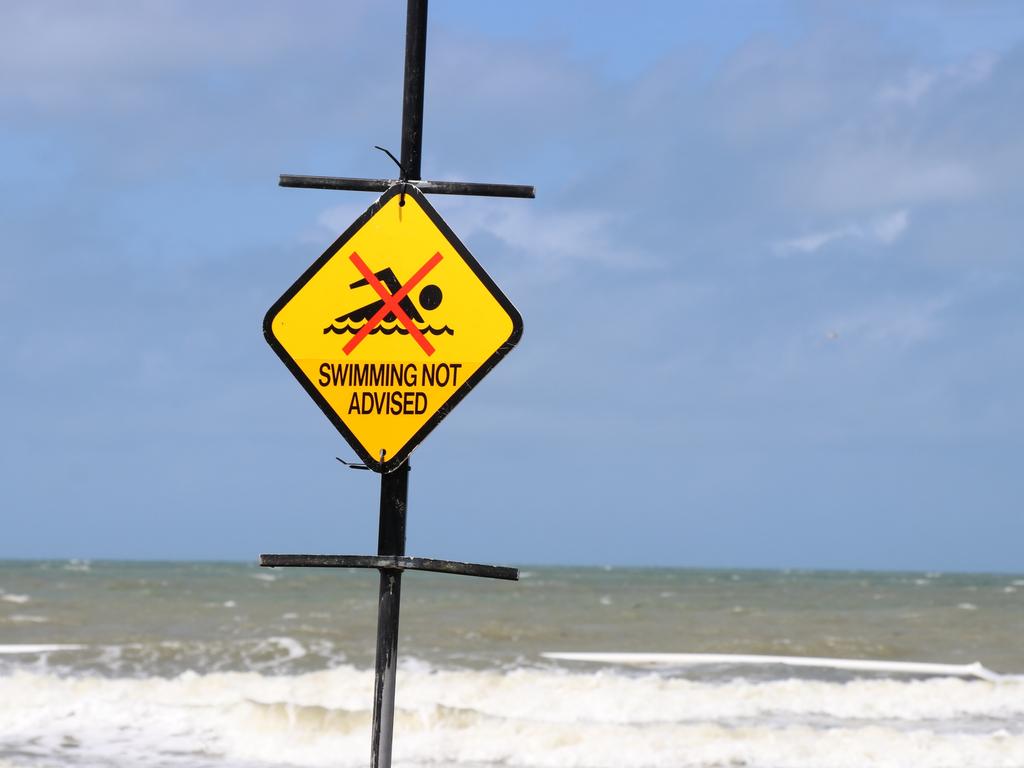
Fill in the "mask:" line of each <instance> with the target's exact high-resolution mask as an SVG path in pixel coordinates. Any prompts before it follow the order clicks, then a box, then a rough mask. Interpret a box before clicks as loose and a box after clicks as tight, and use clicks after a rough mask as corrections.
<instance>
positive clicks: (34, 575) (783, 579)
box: [0, 561, 1024, 768]
mask: <svg viewBox="0 0 1024 768" xmlns="http://www.w3.org/2000/svg"><path fill="white" fill-rule="evenodd" d="M376 596H377V575H376V572H373V571H370V572H362V571H332V570H311V569H290V570H266V569H260V568H258V567H256V566H255V565H240V564H209V563H115V562H91V563H89V562H79V561H71V562H9V563H0V768H12V767H14V766H18V767H20V768H29V767H31V768H41V767H43V766H45V767H47V768H49V767H50V766H97V767H99V766H103V767H104V768H109V767H112V766H143V767H146V766H167V767H172V766H175V767H176V766H188V767H189V768H203V767H205V766H209V767H211V768H212V767H215V766H216V767H218V768H241V767H245V768H264V767H268V766H343V767H346V766H366V765H368V761H369V732H370V704H371V700H372V689H373V673H372V667H373V650H374V647H375V623H376ZM549 651H635V652H690V653H738V654H770V655H788V656H826V657H841V658H862V659H885V660H913V661H928V662H943V663H951V664H963V663H970V662H974V661H980V662H982V663H983V664H984V665H985V666H986V667H987V668H989V669H992V670H994V671H996V672H998V673H1001V674H1002V677H1000V678H999V679H997V680H981V679H975V678H969V677H964V678H956V677H924V676H915V675H906V674H893V673H888V674H882V673H870V672H868V673H865V672H861V673H851V672H842V671H837V670H830V669H809V668H804V669H792V668H787V667H782V666H774V665H754V666H747V665H738V664H728V663H726V664H716V665H710V666H685V667H684V666H677V667H662V668H657V669H645V668H636V667H630V666H616V665H605V664H596V663H584V662H572V661H553V660H550V659H547V658H545V657H544V656H542V654H543V653H544V652H549ZM400 654H401V662H400V667H399V678H398V697H397V706H398V710H397V716H396V727H395V747H394V765H395V766H396V768H415V767H418V766H453V767H458V766H463V767H465V768H485V767H487V766H523V767H524V768H526V767H531V766H536V767H537V768H555V767H556V766H557V767H558V768H572V767H579V768H643V767H646V766H659V767H662V766H663V767H665V768H683V767H684V766H709V767H710V766H723V767H726V766H728V767H735V766H750V767H751V768H770V767H774V768H804V767H805V766H806V767H815V768H830V767H833V766H834V767H836V768H840V767H842V768H846V767H855V766H914V767H919V768H928V767H932V766H934V767H935V768H939V767H942V768H947V767H952V766H984V767H991V768H994V767H996V766H1014V767H1017V768H1022V767H1024V677H1015V675H1020V674H1021V673H1024V575H1016V576H1015V575H959V574H938V573H927V574H926V573H901V574H878V573H813V572H752V571H749V572H748V571H736V572H729V571H705V570H657V569H569V568H528V569H525V570H524V572H523V578H522V580H521V581H520V582H518V583H508V582H491V581H487V580H478V579H472V578H467V577H457V576H444V575H431V574H421V573H410V574H407V576H406V577H405V579H404V582H403V603H402V617H401V645H400Z"/></svg>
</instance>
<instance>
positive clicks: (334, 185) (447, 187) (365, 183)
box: [278, 174, 535, 198]
mask: <svg viewBox="0 0 1024 768" xmlns="http://www.w3.org/2000/svg"><path fill="white" fill-rule="evenodd" d="M397 183H398V182H397V181H395V180H394V179H349V178H345V177H342V176H296V175H293V174H281V179H280V181H279V182H278V184H279V185H280V186H282V187H292V188H296V189H345V190H349V191H352V192H387V191H388V190H389V189H390V188H391V187H393V186H394V185H395V184H397ZM408 183H409V186H410V187H416V189H418V190H419V191H420V192H424V193H427V194H435V195H478V196H482V197H530V198H532V197H534V196H535V195H534V189H533V187H532V186H529V185H526V184H478V183H476V182H473V181H427V180H426V179H416V180H410V181H409V182H408Z"/></svg>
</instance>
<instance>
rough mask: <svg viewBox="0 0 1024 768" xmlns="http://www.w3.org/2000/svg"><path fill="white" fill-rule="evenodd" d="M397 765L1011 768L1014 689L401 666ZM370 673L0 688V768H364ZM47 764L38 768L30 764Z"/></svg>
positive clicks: (1017, 760) (87, 680)
mask: <svg viewBox="0 0 1024 768" xmlns="http://www.w3.org/2000/svg"><path fill="white" fill-rule="evenodd" d="M398 681H399V682H398V711H397V713H396V725H395V748H394V760H395V765H396V768H414V767H418V766H432V765H439V764H445V765H453V766H460V765H461V766H473V767H474V768H479V766H498V765H502V766H536V767H537V768H556V767H557V768H564V767H565V766H569V767H570V768H571V767H577V768H584V767H585V768H650V767H652V766H653V767H655V768H684V767H686V766H723V765H735V766H751V767H757V766H772V767H774V768H811V767H812V766H813V768H849V767H851V766H893V767H895V766H908V765H913V766H915V767H916V768H930V767H936V768H937V767H938V766H967V765H984V766H988V767H990V768H997V767H999V766H1003V767H1007V768H1008V767H1009V766H1016V767H1018V768H1019V766H1021V765H1024V681H1017V680H1012V681H1000V682H997V683H993V682H987V681H976V680H971V681H968V680H959V679H948V678H947V679H930V680H909V681H908V680H893V679H861V680H850V681H846V682H826V681H820V680H801V679H786V680H775V681H770V682H751V681H747V680H743V679H733V680H730V681H726V682H717V683H711V682H697V681H693V680H686V679H680V678H666V677H662V676H657V675H624V674H619V673H614V672H609V671H603V672H594V673H586V674H579V673H572V672H568V671H566V670H564V669H558V668H549V669H542V668H530V669H526V668H520V669H515V670H509V671H504V672H502V671H498V670H490V671H482V670H437V669H432V668H430V667H429V666H428V665H426V664H424V663H422V662H409V663H406V664H404V665H403V667H402V669H401V671H400V674H399V678H398ZM372 696H373V678H372V671H370V670H367V669H360V668H356V667H353V666H350V665H345V664H342V665H339V666H337V667H335V668H333V669H330V670H323V671H318V672H310V673H307V674H300V675H266V674H259V673H256V672H223V673H210V674H197V673H195V672H186V673H184V674H181V675H177V676H175V677H172V678H163V677H148V678H102V677H62V676H58V675H54V674H51V673H47V672H36V671H31V672H30V671H18V672H15V673H14V674H11V675H9V676H6V677H0V765H2V764H3V761H4V760H9V761H12V762H11V764H12V765H18V766H26V767H27V766H32V767H35V766H44V765H55V764H61V765H99V764H103V765H140V766H156V765H160V766H186V765H187V766H196V765H200V766H213V765H218V766H257V765H259V766H262V765H269V764H274V765H280V764H288V765H299V766H321V765H323V766H326V765H340V766H344V767H346V768H347V767H348V766H351V767H352V768H355V767H356V766H364V765H366V763H367V761H368V757H369V755H368V752H369V746H368V742H369V729H370V718H371V713H370V702H371V701H372ZM44 756H45V759H44Z"/></svg>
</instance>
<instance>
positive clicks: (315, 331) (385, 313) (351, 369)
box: [263, 184, 523, 472]
mask: <svg viewBox="0 0 1024 768" xmlns="http://www.w3.org/2000/svg"><path fill="white" fill-rule="evenodd" d="M401 187H402V185H400V184H396V185H395V186H393V187H391V189H389V190H388V191H387V192H385V193H384V195H383V196H382V197H381V198H380V199H379V200H378V201H377V202H376V203H374V204H373V205H372V206H370V208H369V209H368V210H367V211H366V212H365V213H364V214H363V215H362V216H360V217H359V219H357V220H356V222H355V223H354V224H352V226H351V227H349V228H348V230H347V231H346V232H345V233H344V234H343V235H342V236H341V237H339V238H338V239H337V241H335V243H334V244H333V245H332V246H331V247H330V248H328V249H327V251H326V252H325V253H324V254H323V255H322V256H321V257H320V258H319V259H317V261H316V263H314V264H313V265H312V266H311V267H310V268H309V269H307V270H306V272H305V274H303V275H302V277H300V278H299V279H298V280H297V281H296V282H295V284H294V285H293V286H292V287H291V288H289V289H288V290H287V291H286V292H285V294H284V295H283V296H282V297H281V298H280V299H278V300H277V302H276V303H275V304H274V306H273V307H271V308H270V311H269V312H267V316H266V318H265V319H264V321H263V333H264V335H265V336H266V337H267V341H268V342H269V343H270V346H271V347H273V349H274V351H275V352H277V354H278V356H279V357H280V358H281V359H282V360H283V361H284V363H285V365H287V366H288V368H289V370H291V372H292V374H293V375H294V376H295V377H296V378H297V379H298V380H299V382H300V383H301V384H302V386H303V387H304V388H305V389H306V391H307V392H308V393H309V394H310V395H311V396H312V398H313V399H314V400H315V401H316V403H317V404H318V405H319V406H320V408H321V410H323V412H324V413H325V414H326V415H327V417H328V418H329V419H330V420H331V422H332V423H333V424H334V426H335V427H337V428H338V430H339V431H340V432H341V433H342V434H343V435H344V436H345V438H346V439H347V440H348V442H349V443H350V444H351V445H352V447H353V448H354V449H355V451H356V453H358V454H359V456H360V458H361V459H362V460H363V461H364V462H366V464H367V466H369V467H370V468H372V469H375V470H377V471H383V472H389V471H391V470H392V469H394V468H395V467H397V466H398V465H399V464H401V462H403V461H404V460H405V459H406V457H408V455H409V453H410V452H411V451H412V449H413V448H415V447H416V445H418V444H419V443H420V441H421V440H423V438H424V437H426V436H427V434H428V433H429V432H430V431H431V430H432V429H433V428H434V427H435V426H436V425H437V423H438V422H439V421H441V419H443V418H444V417H445V416H446V415H447V414H448V412H449V411H450V410H451V409H452V408H453V407H454V406H455V405H456V404H457V403H458V402H459V401H460V400H461V399H462V398H463V397H465V395H466V393H468V392H469V390H470V389H472V388H473V387H474V386H475V385H476V384H477V382H479V381H480V379H482V378H483V377H484V376H485V375H486V374H487V372H488V371H490V370H491V368H493V367H494V366H495V365H496V364H497V363H498V361H499V360H501V358H502V357H504V356H505V355H506V354H507V353H508V351H509V350H510V349H512V347H513V346H515V344H516V343H517V342H518V341H519V337H520V335H521V334H522V331H523V321H522V318H521V317H520V316H519V313H518V312H517V311H516V309H515V307H513V306H512V304H511V303H510V302H509V300H508V299H507V298H506V297H505V295H504V294H503V293H502V292H501V291H500V290H499V289H498V287H497V286H496V285H495V284H494V281H493V280H491V278H490V277H489V276H488V275H487V273H486V272H484V270H483V268H482V267H481V266H480V265H479V264H478V263H477V261H476V259H474V258H473V256H472V255H471V254H470V253H469V251H468V250H466V247H465V246H464V245H463V244H462V243H461V242H459V239H458V238H457V237H456V236H455V234H454V233H453V232H452V231H451V229H450V228H449V227H448V225H447V224H445V222H444V220H443V219H441V217H440V216H439V215H438V213H437V211H435V210H434V209H433V207H431V205H430V203H428V202H427V200H426V198H425V197H424V196H423V194H422V193H420V192H419V190H417V189H415V188H414V187H412V186H407V187H406V189H405V194H404V205H402V204H401V203H402V198H403V196H402V194H401Z"/></svg>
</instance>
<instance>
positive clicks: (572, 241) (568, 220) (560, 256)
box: [302, 197, 649, 278]
mask: <svg viewBox="0 0 1024 768" xmlns="http://www.w3.org/2000/svg"><path fill="white" fill-rule="evenodd" d="M434 204H435V205H436V206H437V207H438V208H439V209H440V211H439V212H440V213H441V215H442V216H443V217H444V219H445V220H446V221H447V222H448V224H449V225H450V226H451V227H452V229H453V230H454V231H455V233H456V234H457V235H458V237H459V238H460V239H461V240H463V242H466V243H467V244H468V245H470V250H473V247H472V241H473V240H474V239H478V238H481V237H492V238H495V239H496V240H498V241H500V242H501V243H502V245H504V246H505V247H507V248H508V249H509V250H510V251H512V252H513V253H515V255H516V256H518V257H520V258H525V259H527V260H528V261H529V262H531V264H533V265H535V266H536V265H541V266H543V269H542V270H534V271H541V272H543V273H544V274H545V275H546V276H548V277H552V278H553V277H560V276H562V275H563V274H564V273H565V269H566V268H567V267H568V266H569V265H570V264H571V263H574V262H591V263H600V264H605V265H608V266H617V267H622V268H627V269H628V268H631V267H636V266H639V265H641V264H647V263H649V260H648V259H645V258H642V257H640V256H639V255H638V254H637V253H635V252H630V251H628V250H624V247H623V245H622V244H621V243H620V242H619V241H618V240H617V239H616V238H615V236H614V235H613V233H612V231H611V229H612V225H613V224H615V223H617V218H616V216H615V215H614V214H611V213H608V212H606V211H601V210H595V209H583V210H558V211H552V210H545V209H541V208H539V206H538V204H537V203H536V202H533V201H527V200H498V199H493V198H489V199H487V200H485V201H480V200H473V199H466V198H458V197H447V198H444V199H443V200H441V201H436V200H435V201H434ZM363 210H364V208H363V207H362V206H361V205H358V204H344V205H339V206H334V207H332V208H329V209H327V210H325V211H324V212H323V213H321V214H320V216H319V217H318V219H317V224H318V225H320V226H321V227H325V228H327V229H328V230H330V233H331V236H333V237H337V236H338V235H339V234H340V233H342V232H344V231H345V229H346V228H348V226H349V225H350V224H351V223H352V222H353V221H354V220H355V219H356V217H358V216H359V214H361V213H362V212H363ZM324 237H325V235H324V233H323V231H322V230H320V231H319V232H310V233H307V234H305V235H303V237H302V240H303V241H309V242H313V241H315V242H321V241H322V240H323V239H324Z"/></svg>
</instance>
